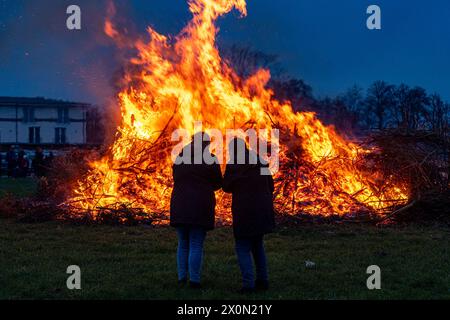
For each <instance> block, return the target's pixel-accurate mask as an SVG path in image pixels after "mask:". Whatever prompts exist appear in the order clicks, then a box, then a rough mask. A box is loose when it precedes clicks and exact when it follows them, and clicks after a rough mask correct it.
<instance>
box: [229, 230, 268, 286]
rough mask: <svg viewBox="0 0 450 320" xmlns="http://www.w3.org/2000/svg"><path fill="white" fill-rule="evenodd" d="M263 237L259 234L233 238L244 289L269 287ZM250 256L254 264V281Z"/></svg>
mask: <svg viewBox="0 0 450 320" xmlns="http://www.w3.org/2000/svg"><path fill="white" fill-rule="evenodd" d="M263 237H264V236H263V235H259V236H254V237H249V238H236V239H235V242H236V254H237V257H238V261H239V268H240V269H241V273H242V282H243V288H245V289H250V290H252V289H253V288H258V289H267V288H268V287H269V279H268V275H267V259H266V253H265V250H264V242H263ZM252 257H253V260H254V261H255V266H256V281H255V273H254V271H253V262H252ZM245 289H244V290H245Z"/></svg>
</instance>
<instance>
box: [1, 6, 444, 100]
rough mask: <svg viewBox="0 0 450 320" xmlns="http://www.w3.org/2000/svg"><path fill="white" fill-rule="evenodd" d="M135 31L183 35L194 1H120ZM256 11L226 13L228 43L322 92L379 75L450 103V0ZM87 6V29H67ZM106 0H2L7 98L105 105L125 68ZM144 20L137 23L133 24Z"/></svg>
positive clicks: (121, 14)
mask: <svg viewBox="0 0 450 320" xmlns="http://www.w3.org/2000/svg"><path fill="white" fill-rule="evenodd" d="M115 3H116V4H117V7H118V16H119V17H120V18H121V19H126V20H127V21H128V22H129V24H130V30H133V31H132V32H135V33H144V32H145V27H146V26H147V25H152V26H153V27H154V28H155V29H156V30H157V31H158V32H160V33H164V34H176V33H178V31H179V30H180V29H181V28H182V27H183V26H184V25H185V24H186V22H187V21H188V20H189V19H190V13H189V12H188V7H187V3H186V1H185V0H127V1H126V0H122V1H120V0H116V1H115ZM247 3H248V17H246V18H240V17H239V14H237V13H236V12H233V13H231V14H229V15H228V16H226V17H224V18H221V19H220V20H219V26H220V29H221V31H220V34H219V41H220V42H221V43H223V44H225V45H231V44H239V45H245V46H247V45H249V46H251V47H253V48H254V49H256V50H260V51H263V52H266V53H269V54H276V55H278V56H279V61H280V63H281V64H282V66H283V68H284V70H286V72H287V73H288V74H289V75H291V76H293V77H297V78H301V79H303V80H305V81H306V82H307V83H308V84H310V85H311V86H312V87H313V90H314V94H315V95H316V96H319V97H320V96H325V95H336V94H339V93H341V92H343V91H345V90H346V89H347V88H349V87H351V86H352V85H355V84H356V85H359V86H361V87H363V88H367V86H368V85H369V84H370V83H372V82H373V81H375V80H385V81H387V82H390V83H393V84H400V83H406V84H408V85H412V86H413V85H419V86H423V87H425V88H426V89H427V90H428V91H429V92H430V93H433V92H437V93H440V94H441V95H442V96H443V97H444V98H445V99H447V100H450V86H449V84H450V23H449V18H450V1H448V0H432V1H426V0H409V1H404V0H371V1H367V0H277V1H275V0H248V1H247ZM70 4H78V5H79V6H80V7H81V10H82V28H83V29H82V30H81V31H69V30H67V29H66V18H67V15H66V13H65V11H66V8H67V6H68V5H70ZM106 4H107V1H106V0H96V1H92V0H71V1H66V0H0V96H43V97H47V98H57V99H64V100H74V101H82V102H94V103H102V102H103V101H104V100H106V99H107V98H108V97H110V96H111V95H112V90H111V78H112V73H113V72H114V71H115V70H117V68H118V67H119V66H120V63H119V61H118V60H117V51H116V50H115V47H114V45H113V44H112V43H111V41H109V39H107V37H106V36H105V35H104V34H103V33H102V26H103V23H104V18H105V15H106ZM371 4H377V5H379V6H380V7H381V10H382V30H381V31H370V30H368V29H367V28H366V19H367V14H366V9H367V7H368V6H369V5H371ZM133 24H134V27H132V25H133Z"/></svg>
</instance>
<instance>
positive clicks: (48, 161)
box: [43, 151, 55, 176]
mask: <svg viewBox="0 0 450 320" xmlns="http://www.w3.org/2000/svg"><path fill="white" fill-rule="evenodd" d="M54 159H55V155H54V154H53V152H52V151H50V154H49V155H48V156H47V157H45V159H44V170H43V171H44V175H45V176H48V173H49V172H50V170H51V169H52V165H53V160H54Z"/></svg>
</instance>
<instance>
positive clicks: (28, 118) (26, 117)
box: [23, 107, 34, 122]
mask: <svg viewBox="0 0 450 320" xmlns="http://www.w3.org/2000/svg"><path fill="white" fill-rule="evenodd" d="M23 121H24V122H34V108H33V107H24V108H23Z"/></svg>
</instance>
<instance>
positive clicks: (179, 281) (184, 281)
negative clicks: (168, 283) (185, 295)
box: [178, 278, 187, 287]
mask: <svg viewBox="0 0 450 320" xmlns="http://www.w3.org/2000/svg"><path fill="white" fill-rule="evenodd" d="M186 283H187V279H186V278H184V279H181V280H178V285H179V286H180V287H181V286H184V285H185V284H186Z"/></svg>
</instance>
